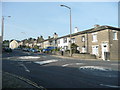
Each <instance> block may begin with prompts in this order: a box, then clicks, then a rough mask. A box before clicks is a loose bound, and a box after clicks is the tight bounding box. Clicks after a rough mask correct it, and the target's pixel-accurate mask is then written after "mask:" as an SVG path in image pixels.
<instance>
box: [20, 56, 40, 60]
mask: <svg viewBox="0 0 120 90" xmlns="http://www.w3.org/2000/svg"><path fill="white" fill-rule="evenodd" d="M39 58H40V57H38V56H22V57H18V59H39Z"/></svg>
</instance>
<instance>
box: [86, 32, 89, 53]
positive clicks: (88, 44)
mask: <svg viewBox="0 0 120 90" xmlns="http://www.w3.org/2000/svg"><path fill="white" fill-rule="evenodd" d="M86 34H87V53H89V48H88V47H89V43H88V33H86Z"/></svg>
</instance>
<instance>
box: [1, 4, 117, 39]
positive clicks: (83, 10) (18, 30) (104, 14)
mask: <svg viewBox="0 0 120 90" xmlns="http://www.w3.org/2000/svg"><path fill="white" fill-rule="evenodd" d="M61 4H64V5H67V6H69V7H71V12H72V33H74V28H75V27H78V30H79V31H84V30H87V29H91V28H93V27H94V25H95V24H99V25H109V26H113V27H118V3H117V2H2V4H0V6H1V5H2V16H11V17H10V18H8V17H5V19H4V40H11V39H16V40H23V39H25V38H29V37H32V38H37V37H38V36H41V35H42V36H43V37H44V38H45V39H47V38H48V36H51V37H52V36H53V33H54V32H56V33H57V34H58V36H59V37H60V36H64V35H68V34H69V33H70V21H69V20H70V16H69V9H68V8H65V7H61V6H60V5H61ZM0 12H1V11H0Z"/></svg>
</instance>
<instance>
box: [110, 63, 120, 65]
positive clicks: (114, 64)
mask: <svg viewBox="0 0 120 90" xmlns="http://www.w3.org/2000/svg"><path fill="white" fill-rule="evenodd" d="M111 65H119V64H118V63H117V64H111Z"/></svg>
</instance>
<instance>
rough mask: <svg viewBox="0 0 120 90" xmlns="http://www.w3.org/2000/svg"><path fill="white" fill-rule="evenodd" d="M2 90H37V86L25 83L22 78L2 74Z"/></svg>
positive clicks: (6, 73)
mask: <svg viewBox="0 0 120 90" xmlns="http://www.w3.org/2000/svg"><path fill="white" fill-rule="evenodd" d="M2 78H3V79H2V88H3V89H4V88H38V87H37V85H34V84H33V83H30V81H29V82H27V81H26V80H25V79H24V78H22V77H20V76H17V75H14V74H10V73H8V72H2Z"/></svg>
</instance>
